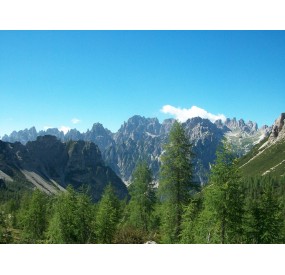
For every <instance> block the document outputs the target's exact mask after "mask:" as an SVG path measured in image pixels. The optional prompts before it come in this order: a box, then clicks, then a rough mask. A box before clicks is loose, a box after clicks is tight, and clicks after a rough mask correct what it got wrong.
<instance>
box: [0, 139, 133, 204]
mask: <svg viewBox="0 0 285 275" xmlns="http://www.w3.org/2000/svg"><path fill="white" fill-rule="evenodd" d="M0 178H1V179H2V180H5V182H6V184H9V182H17V183H20V184H22V185H26V187H27V188H34V187H36V188H38V189H40V190H42V191H44V192H45V193H48V194H54V193H57V192H58V191H60V190H61V191H64V190H65V188H66V187H67V186H68V185H72V186H73V187H74V188H75V189H77V190H78V189H80V188H81V187H82V186H85V187H87V189H89V192H90V193H91V195H92V198H93V200H94V201H98V200H99V199H100V198H101V195H102V193H103V190H104V188H105V187H106V185H107V184H108V183H111V184H112V185H113V187H114V190H115V192H116V194H117V195H118V197H119V198H121V199H123V198H125V197H126V196H127V194H128V192H127V188H126V186H125V184H124V183H123V182H122V181H121V179H120V178H119V177H118V176H117V175H116V174H115V173H114V172H113V170H112V169H111V168H110V167H108V166H106V165H105V163H104V161H103V159H102V156H101V152H100V150H99V148H98V146H97V145H95V144H94V143H93V142H85V141H69V142H66V143H63V142H61V141H60V140H58V139H57V138H56V137H54V136H43V137H41V136H40V137H38V138H37V140H36V141H29V142H28V143H27V144H26V145H23V144H21V143H19V142H16V143H7V142H2V141H0Z"/></svg>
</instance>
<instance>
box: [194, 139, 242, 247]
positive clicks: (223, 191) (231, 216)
mask: <svg viewBox="0 0 285 275" xmlns="http://www.w3.org/2000/svg"><path fill="white" fill-rule="evenodd" d="M203 195H204V208H203V211H202V213H201V214H200V217H199V230H198V231H199V233H200V234H198V236H197V240H198V242H201V243H222V244H224V243H241V242H242V234H243V232H242V219H243V206H244V203H243V201H244V200H243V192H242V185H241V176H240V173H239V170H238V166H237V160H236V159H235V157H234V155H233V154H232V153H231V151H230V149H229V148H228V145H227V144H224V145H223V146H221V147H220V148H219V149H218V151H217V160H216V163H215V164H214V165H213V167H212V169H211V173H210V180H209V185H208V186H206V187H205V188H204V190H203Z"/></svg>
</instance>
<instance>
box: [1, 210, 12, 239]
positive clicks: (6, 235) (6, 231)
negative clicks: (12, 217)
mask: <svg viewBox="0 0 285 275" xmlns="http://www.w3.org/2000/svg"><path fill="white" fill-rule="evenodd" d="M12 242H13V237H12V232H11V230H10V228H9V215H7V214H6V213H5V212H4V211H2V210H1V209H0V244H9V243H12Z"/></svg>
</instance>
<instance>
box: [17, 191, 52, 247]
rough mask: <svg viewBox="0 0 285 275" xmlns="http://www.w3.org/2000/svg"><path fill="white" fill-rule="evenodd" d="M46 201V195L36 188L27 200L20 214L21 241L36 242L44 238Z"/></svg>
mask: <svg viewBox="0 0 285 275" xmlns="http://www.w3.org/2000/svg"><path fill="white" fill-rule="evenodd" d="M47 203H48V197H47V195H46V194H44V193H43V192H41V191H40V190H38V189H36V190H35V191H34V192H33V194H32V196H31V197H30V200H29V201H28V207H27V208H26V209H24V212H23V214H22V221H21V225H22V228H23V232H22V241H23V242H28V243H37V242H39V241H42V240H44V232H45V230H46V228H47V222H48V221H47Z"/></svg>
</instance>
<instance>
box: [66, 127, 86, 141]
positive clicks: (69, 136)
mask: <svg viewBox="0 0 285 275" xmlns="http://www.w3.org/2000/svg"><path fill="white" fill-rule="evenodd" d="M80 139H83V135H82V134H81V133H80V132H79V131H78V130H77V129H71V130H69V131H68V132H67V133H66V135H65V136H64V140H65V141H69V140H74V141H77V140H80Z"/></svg>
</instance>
